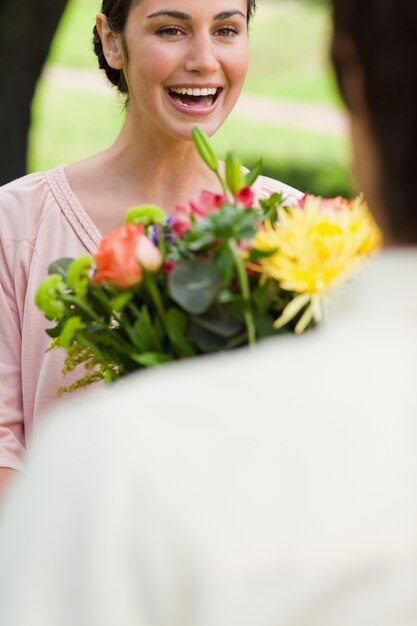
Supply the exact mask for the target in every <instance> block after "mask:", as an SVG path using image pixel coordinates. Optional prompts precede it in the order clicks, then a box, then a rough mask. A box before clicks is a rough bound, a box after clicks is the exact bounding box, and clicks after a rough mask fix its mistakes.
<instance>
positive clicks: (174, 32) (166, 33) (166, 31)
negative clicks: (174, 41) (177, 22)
mask: <svg viewBox="0 0 417 626" xmlns="http://www.w3.org/2000/svg"><path fill="white" fill-rule="evenodd" d="M156 34H157V35H162V36H163V37H178V36H180V35H182V30H180V29H179V28H176V27H175V26H164V28H160V29H159V30H157V31H156Z"/></svg>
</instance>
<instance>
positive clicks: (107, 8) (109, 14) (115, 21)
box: [93, 0, 256, 93]
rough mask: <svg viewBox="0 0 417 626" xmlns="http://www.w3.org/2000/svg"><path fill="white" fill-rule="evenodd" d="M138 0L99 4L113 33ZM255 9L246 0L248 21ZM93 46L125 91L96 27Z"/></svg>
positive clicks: (112, 79) (109, 75) (109, 0)
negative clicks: (109, 62)
mask: <svg viewBox="0 0 417 626" xmlns="http://www.w3.org/2000/svg"><path fill="white" fill-rule="evenodd" d="M138 2H140V0H103V2H102V5H101V12H102V13H103V14H104V15H105V16H106V18H107V23H108V25H109V28H110V29H111V30H112V31H113V32H114V33H121V34H123V32H124V29H125V26H126V21H127V18H128V16H129V12H130V10H131V9H132V8H133V6H134V5H135V4H137V3H138ZM255 9H256V0H248V12H247V16H248V23H249V21H250V19H251V18H252V16H253V14H254V12H255ZM93 46H94V52H95V54H96V56H97V58H98V64H99V67H100V69H102V70H104V71H105V73H106V76H107V78H108V79H109V81H110V82H111V83H112V84H113V85H115V86H116V87H117V88H118V90H119V91H120V92H121V93H127V92H128V88H127V84H126V80H125V78H124V75H123V72H122V71H120V70H117V69H114V68H112V67H110V65H109V64H108V63H107V60H106V57H105V56H104V52H103V45H102V43H101V39H100V35H99V34H98V30H97V27H96V26H95V27H94V30H93Z"/></svg>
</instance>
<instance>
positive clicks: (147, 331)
mask: <svg viewBox="0 0 417 626" xmlns="http://www.w3.org/2000/svg"><path fill="white" fill-rule="evenodd" d="M129 334H130V338H131V340H132V342H133V344H134V346H135V347H136V348H137V349H138V350H139V351H140V352H158V351H160V350H161V342H160V338H159V336H158V332H157V330H156V328H155V326H154V324H153V321H152V319H151V317H150V315H149V310H148V307H147V306H146V305H143V306H142V308H141V309H140V310H139V311H138V312H137V317H136V320H135V323H134V325H133V328H132V330H131V332H130V333H129Z"/></svg>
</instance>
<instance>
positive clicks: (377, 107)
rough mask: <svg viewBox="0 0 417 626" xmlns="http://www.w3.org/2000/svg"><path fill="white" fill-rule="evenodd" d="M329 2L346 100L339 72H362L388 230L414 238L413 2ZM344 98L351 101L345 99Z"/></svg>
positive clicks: (416, 106) (416, 74)
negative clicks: (354, 68) (352, 70)
mask: <svg viewBox="0 0 417 626" xmlns="http://www.w3.org/2000/svg"><path fill="white" fill-rule="evenodd" d="M332 5H333V24H334V35H333V44H332V57H333V62H334V65H335V68H336V73H337V76H338V79H339V85H340V88H341V92H342V96H343V97H344V98H345V100H346V98H347V96H348V94H346V93H344V89H343V86H344V77H345V76H346V74H347V72H349V71H350V69H351V67H352V64H355V63H356V64H357V65H358V66H359V67H360V69H361V72H362V75H363V81H364V91H365V97H366V104H367V108H368V110H369V114H370V118H371V121H372V125H373V130H374V134H375V138H376V141H377V146H378V149H379V154H380V160H381V166H382V177H381V180H382V183H381V184H382V189H381V191H382V193H383V194H384V200H385V209H386V211H385V212H386V219H387V223H388V227H389V229H390V234H391V235H392V236H393V237H395V238H396V239H397V241H399V242H404V243H414V242H417V207H416V206H415V204H416V201H415V196H416V193H415V185H416V177H417V165H416V164H417V71H416V61H415V60H416V59H417V36H416V24H417V2H415V0H332ZM346 42H349V43H351V44H352V45H351V47H350V50H351V53H349V46H346V45H344V43H346ZM352 50H353V52H354V54H352ZM346 104H347V106H348V107H349V108H351V107H352V103H351V102H349V100H347V101H346Z"/></svg>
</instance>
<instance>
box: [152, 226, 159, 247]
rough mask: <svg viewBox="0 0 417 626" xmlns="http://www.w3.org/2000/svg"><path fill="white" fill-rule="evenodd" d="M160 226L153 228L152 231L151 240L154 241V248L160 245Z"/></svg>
mask: <svg viewBox="0 0 417 626" xmlns="http://www.w3.org/2000/svg"><path fill="white" fill-rule="evenodd" d="M159 230H160V228H159V226H158V225H155V226H152V231H151V236H150V240H151V241H152V243H153V245H154V246H157V245H158V241H159Z"/></svg>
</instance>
